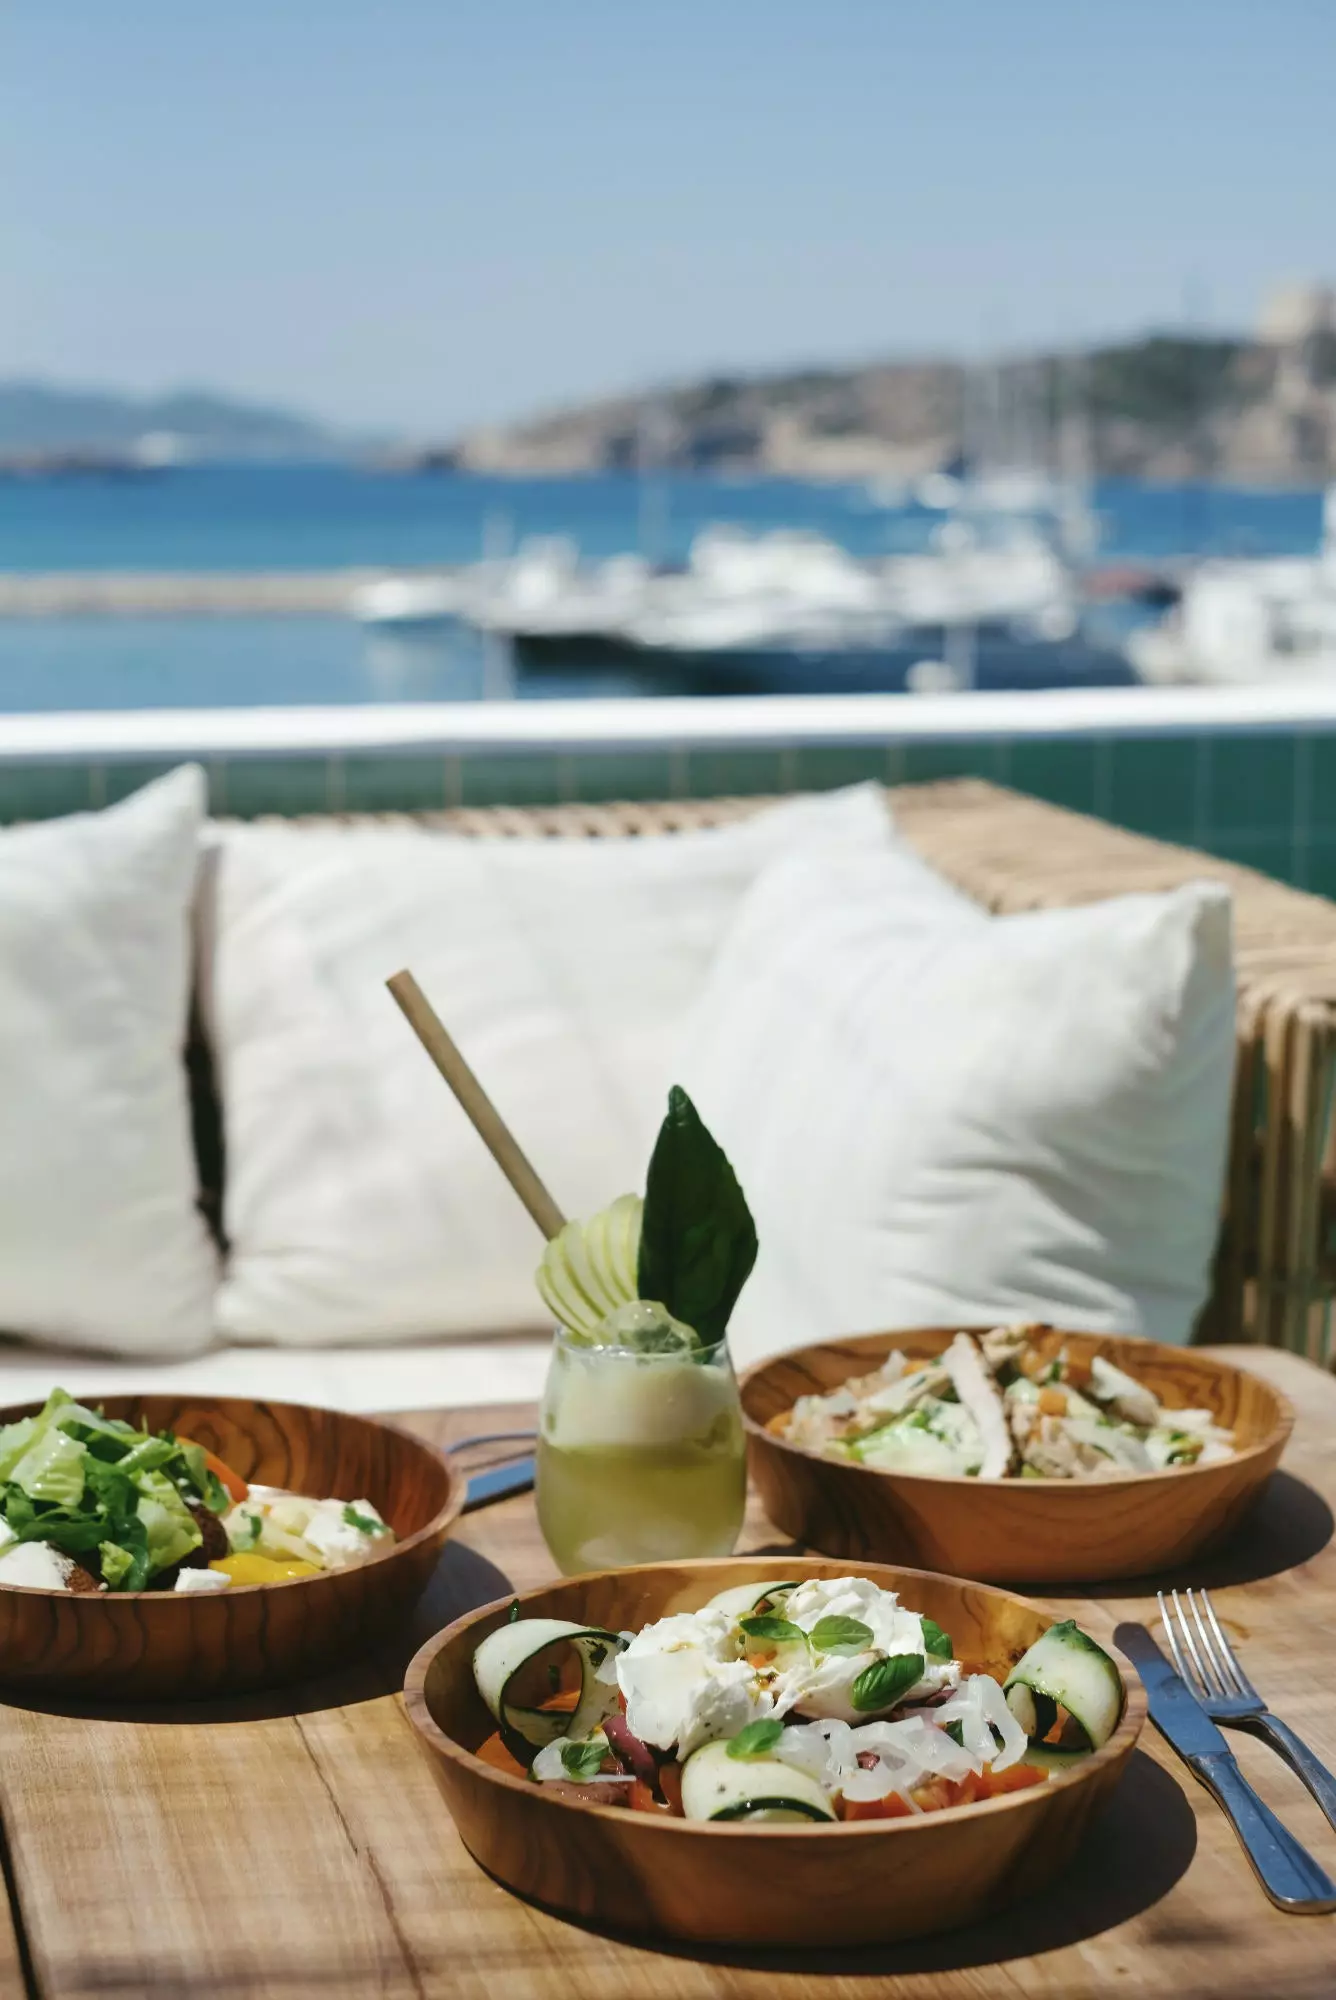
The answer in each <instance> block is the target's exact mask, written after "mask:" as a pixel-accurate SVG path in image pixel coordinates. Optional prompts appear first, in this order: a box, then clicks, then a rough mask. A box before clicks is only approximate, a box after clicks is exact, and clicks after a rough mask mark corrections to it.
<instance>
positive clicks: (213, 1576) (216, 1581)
mask: <svg viewBox="0 0 1336 2000" xmlns="http://www.w3.org/2000/svg"><path fill="white" fill-rule="evenodd" d="M231 1585H232V1579H231V1577H230V1576H229V1575H228V1574H227V1572H226V1570H221V1569H183V1570H182V1571H180V1573H179V1574H178V1576H177V1579H176V1584H175V1588H176V1589H177V1590H191V1591H204V1592H205V1593H206V1594H207V1593H208V1592H209V1591H213V1590H229V1589H230V1588H231Z"/></svg>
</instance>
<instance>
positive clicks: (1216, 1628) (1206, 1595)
mask: <svg viewBox="0 0 1336 2000" xmlns="http://www.w3.org/2000/svg"><path fill="white" fill-rule="evenodd" d="M1197 1594H1198V1596H1199V1597H1200V1598H1201V1601H1202V1604H1203V1605H1204V1606H1205V1608H1206V1616H1207V1617H1208V1618H1209V1619H1210V1621H1211V1630H1212V1631H1213V1632H1214V1633H1215V1636H1216V1640H1217V1642H1218V1650H1219V1652H1220V1653H1221V1654H1223V1656H1224V1660H1225V1664H1226V1666H1227V1667H1228V1668H1229V1671H1230V1673H1231V1674H1232V1675H1233V1676H1234V1680H1235V1682H1236V1683H1237V1685H1238V1690H1239V1692H1240V1693H1241V1694H1244V1695H1246V1696H1247V1698H1248V1700H1249V1701H1260V1700H1261V1696H1260V1695H1259V1694H1258V1692H1257V1689H1256V1688H1255V1687H1254V1686H1253V1684H1252V1682H1251V1681H1250V1680H1249V1679H1248V1676H1247V1675H1246V1674H1245V1673H1244V1671H1243V1667H1242V1665H1241V1663H1240V1661H1239V1656H1238V1654H1237V1653H1236V1652H1235V1651H1234V1648H1233V1646H1232V1645H1231V1644H1230V1642H1229V1640H1228V1639H1227V1638H1226V1637H1225V1634H1224V1632H1223V1631H1222V1629H1221V1625H1220V1620H1219V1619H1218V1618H1217V1617H1216V1615H1215V1606H1214V1605H1213V1604H1212V1602H1211V1593H1210V1591H1209V1590H1202V1591H1199V1592H1198V1593H1197Z"/></svg>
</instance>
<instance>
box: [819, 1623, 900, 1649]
mask: <svg viewBox="0 0 1336 2000" xmlns="http://www.w3.org/2000/svg"><path fill="white" fill-rule="evenodd" d="M926 1624H927V1620H926V1619H925V1620H924V1625H925V1627H926ZM807 1636H808V1638H809V1639H810V1640H811V1642H812V1644H813V1646H814V1647H815V1648H816V1650H817V1652H818V1653H865V1652H866V1651H867V1649H868V1647H869V1646H870V1645H871V1644H872V1627H871V1626H870V1625H865V1624H864V1623H863V1621H862V1619H861V1618H820V1619H818V1620H817V1622H816V1624H815V1625H814V1626H813V1627H812V1629H811V1631H810V1632H809V1633H808V1635H807Z"/></svg>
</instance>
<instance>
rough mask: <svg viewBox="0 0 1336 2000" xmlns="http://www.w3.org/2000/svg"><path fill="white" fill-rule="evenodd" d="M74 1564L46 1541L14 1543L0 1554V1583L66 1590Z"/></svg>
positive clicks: (30, 1587)
mask: <svg viewBox="0 0 1336 2000" xmlns="http://www.w3.org/2000/svg"><path fill="white" fill-rule="evenodd" d="M73 1569H74V1563H73V1561H72V1560H71V1558H70V1557H69V1556H67V1555H62V1553H61V1551H60V1550H59V1549H53V1548H52V1547H51V1545H50V1544H49V1543H48V1542H17V1543H15V1544H14V1546H13V1547H11V1548H7V1549H5V1550H4V1551H3V1552H2V1553H0V1583H18V1584H24V1585H26V1586H27V1587H28V1589H30V1590H68V1589H69V1580H70V1575H71V1572H72V1571H73Z"/></svg>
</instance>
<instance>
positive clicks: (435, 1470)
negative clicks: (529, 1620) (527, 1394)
mask: <svg viewBox="0 0 1336 2000" xmlns="http://www.w3.org/2000/svg"><path fill="white" fill-rule="evenodd" d="M96 1401H97V1402H98V1406H99V1407H100V1408H102V1409H103V1410H105V1411H106V1414H107V1415H108V1416H109V1417H124V1418H125V1419H126V1420H127V1421H128V1422H129V1423H132V1424H134V1425H135V1426H136V1427H137V1428H139V1429H143V1430H148V1431H161V1430H171V1431H175V1432H176V1434H177V1436H178V1437H183V1438H189V1439H191V1440H193V1442H194V1443H196V1444H202V1445H204V1446H205V1447H206V1449H208V1450H209V1451H212V1452H216V1453H217V1455H218V1457H219V1458H221V1459H223V1460H225V1461H226V1463H227V1464H228V1465H230V1466H232V1467H233V1468H234V1470H235V1471H237V1472H239V1473H240V1474H241V1476H242V1477H243V1478H244V1479H249V1480H254V1481H255V1482H256V1483H257V1484H259V1485H265V1486H284V1487H288V1488H290V1489H291V1490H292V1491H293V1492H296V1493H308V1494H311V1495H312V1496H313V1497H315V1498H317V1499H338V1500H363V1499H365V1500H369V1501H371V1503H372V1505H373V1506H375V1507H377V1508H379V1510H380V1512H381V1514H382V1515H383V1517H384V1519H385V1520H386V1521H388V1522H389V1524H390V1526H391V1527H392V1528H393V1529H394V1533H395V1540H394V1543H393V1545H392V1546H391V1547H390V1548H388V1549H387V1550H386V1551H385V1553H384V1554H383V1555H378V1556H373V1557H372V1558H371V1559H370V1560H369V1561H368V1562H366V1563H360V1564H356V1565H354V1566H352V1567H350V1568H348V1569H343V1570H327V1571H324V1572H322V1574H321V1575H319V1576H309V1577H294V1578H292V1579H291V1580H290V1581H289V1582H287V1583H267V1584H252V1585H245V1586H241V1585H237V1584H233V1585H232V1586H231V1587H230V1588H229V1589H227V1590H222V1591H219V1592H218V1593H217V1595H216V1596H215V1595H207V1596H206V1595H204V1594H203V1593H201V1594H199V1595H198V1596H196V1595H185V1594H182V1595H181V1596H176V1595H174V1594H173V1593H172V1592H170V1591H152V1590H144V1591H124V1592H118V1591H102V1592H99V1593H98V1594H96V1595H92V1594H90V1595H88V1596H73V1595H71V1594H69V1593H68V1592H66V1591H60V1590H29V1589H25V1588H21V1587H19V1586H16V1585H8V1586H5V1585H0V1683H4V1684H7V1685H8V1686H10V1687H17V1688H27V1689H29V1690H31V1691H32V1692H34V1693H36V1692H39V1691H40V1692H41V1693H42V1694H61V1695H69V1694H74V1695H82V1696H87V1697H88V1698H90V1699H92V1700H98V1701H101V1700H105V1701H150V1700H154V1701H156V1700H169V1699H181V1698H195V1697H200V1696H205V1695H217V1694H237V1693H242V1692H245V1691H247V1690H250V1689H254V1688H259V1687H272V1686H277V1685H279V1684H280V1683H282V1682H285V1681H293V1680H299V1679H301V1678H302V1677H303V1676H305V1675H308V1674H313V1673H321V1672H328V1671H329V1669H330V1668H332V1667H336V1666H338V1665H340V1664H341V1662H342V1661H343V1660H344V1659H346V1658H347V1657H348V1656H349V1655H351V1654H355V1653H357V1652H359V1651H362V1650H364V1649H365V1648H366V1647H367V1646H368V1645H370V1644H371V1643H372V1642H373V1641H374V1640H375V1639H376V1638H377V1637H379V1635H380V1634H381V1632H382V1631H383V1630H384V1629H385V1628H386V1627H387V1626H389V1625H390V1624H391V1623H392V1621H393V1620H395V1619H397V1618H400V1617H402V1616H403V1615H404V1614H405V1613H406V1612H407V1611H408V1610H409V1609H410V1608H411V1606H412V1605H413V1604H414V1602H415V1601H416V1599H417V1598H418V1597H419V1596H420V1595H421V1593H422V1591H423V1590H424V1588H425V1587H426V1584H427V1580H428V1578H429V1577H430V1575H431V1572H432V1570H433V1568H434V1567H435V1564H436V1559H437V1556H438V1555H439V1553H440V1549H441V1545H442V1544H443V1542H444V1541H445V1538H446V1536H447V1535H448V1533H449V1532H450V1524H451V1522H452V1521H453V1520H454V1518H455V1516H456V1515H457V1514H458V1512H459V1510H460V1507H461V1506H462V1504H463V1498H464V1488H463V1481H462V1480H461V1479H460V1477H459V1475H458V1474H457V1473H456V1472H454V1471H453V1470H452V1469H451V1467H450V1466H449V1464H448V1463H447V1462H446V1460H445V1459H443V1458H442V1457H441V1456H440V1454H439V1453H437V1452H435V1451H433V1450H432V1448H431V1446H430V1445H427V1444H424V1443H422V1442H421V1440H420V1439H418V1438H415V1437H410V1436H409V1434H408V1432H407V1431H401V1430H396V1429H395V1427H394V1426H393V1425H392V1424H384V1423H379V1422H377V1421H376V1420H375V1419H374V1418H371V1417H354V1416H345V1415H342V1414H340V1413H339V1412H337V1411H334V1410H314V1409H309V1408H307V1407H306V1406H305V1405H304V1404H300V1403H257V1402H250V1401H247V1400H245V1399H242V1398H234V1397H214V1396H195V1397H176V1396H107V1397H102V1398H98V1399H96ZM40 1407H41V1405H40V1404H37V1403H25V1404H22V1405H19V1406H16V1407H15V1408H13V1409H6V1410H0V1423H6V1424H7V1423H12V1422H13V1421H14V1419H15V1418H16V1417H25V1416H31V1415H33V1414H34V1413H35V1412H36V1411H37V1410H38V1409H40Z"/></svg>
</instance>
